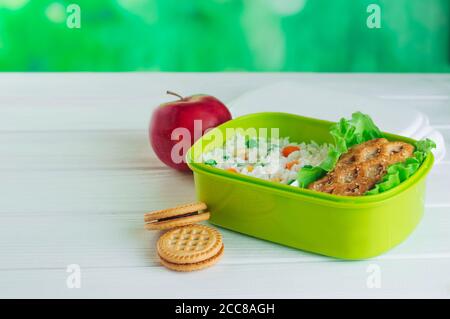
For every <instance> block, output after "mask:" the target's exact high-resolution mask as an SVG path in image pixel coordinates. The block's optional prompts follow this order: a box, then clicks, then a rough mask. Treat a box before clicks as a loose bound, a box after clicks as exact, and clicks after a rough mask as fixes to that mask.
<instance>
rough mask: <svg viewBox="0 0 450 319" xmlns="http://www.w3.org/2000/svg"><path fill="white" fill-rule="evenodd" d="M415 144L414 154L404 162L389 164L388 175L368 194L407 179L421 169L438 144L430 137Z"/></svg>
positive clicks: (368, 193)
mask: <svg viewBox="0 0 450 319" xmlns="http://www.w3.org/2000/svg"><path fill="white" fill-rule="evenodd" d="M415 146H416V150H415V152H414V155H413V156H412V157H410V158H407V159H406V161H404V162H402V163H396V164H393V165H391V166H389V167H388V169H387V173H386V175H384V176H383V178H382V180H381V181H380V182H379V183H377V184H376V185H375V187H374V188H372V189H371V190H369V191H368V192H367V193H366V195H375V194H380V193H383V192H385V191H387V190H390V189H392V188H394V187H395V186H397V185H399V184H400V183H402V182H404V181H405V180H407V179H408V178H409V177H410V176H411V175H413V174H414V173H415V172H416V171H417V170H418V169H419V167H420V165H421V164H422V162H423V161H424V160H425V158H426V157H427V155H428V154H429V153H430V152H431V150H432V149H433V148H436V144H435V143H434V142H433V141H432V140H430V139H428V138H427V139H425V140H421V141H418V142H417V143H416V145H415Z"/></svg>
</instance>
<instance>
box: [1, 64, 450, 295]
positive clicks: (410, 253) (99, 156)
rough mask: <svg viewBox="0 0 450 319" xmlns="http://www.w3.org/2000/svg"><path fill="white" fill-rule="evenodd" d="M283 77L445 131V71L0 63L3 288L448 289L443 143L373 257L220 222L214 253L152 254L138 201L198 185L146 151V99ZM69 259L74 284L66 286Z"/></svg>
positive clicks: (185, 197) (226, 96) (169, 197)
mask: <svg viewBox="0 0 450 319" xmlns="http://www.w3.org/2000/svg"><path fill="white" fill-rule="evenodd" d="M280 80H297V81H304V82H305V83H308V84H309V85H311V84H313V85H318V86H321V87H324V88H332V89H338V90H340V89H342V90H346V91H353V92H358V94H363V95H365V96H368V97H375V96H378V97H381V98H383V99H386V100H395V101H396V102H397V103H398V105H407V106H410V107H414V108H416V109H419V110H421V111H423V112H424V113H426V114H427V115H428V116H429V117H430V119H431V123H432V125H433V126H435V127H437V128H438V129H440V131H441V132H442V133H443V134H444V136H445V137H446V139H447V141H449V140H450V75H417V74H410V75H368V74H295V73H285V74H280V73H269V74H264V73H262V74H261V73H260V74H240V73H225V74H223V73H222V74H218V73H210V74H192V73H185V74H177V73H165V74H159V73H151V74H148V73H115V74H89V73H78V74H70V73H69V74H64V73H60V74H24V73H21V74H17V73H4V74H1V75H0V87H1V88H2V89H1V90H0V196H1V197H0V297H3V298H4V297H8V298H9V297H34V298H43V297H57V298H80V297H88V298H90V297H126V298H127V297H135V298H150V297H153V298H168V297H174V298H176V297H192V298H206V297H208V298H215V297H276V298H278V297H287V298H290V297H446V298H448V297H450V156H448V155H447V157H446V158H445V159H444V162H442V163H440V164H439V165H436V166H435V167H434V169H433V171H432V172H431V173H430V177H429V182H428V190H427V201H426V212H425V216H424V218H423V220H422V222H421V223H420V225H419V226H418V228H417V229H416V231H415V232H414V233H413V234H412V236H411V237H410V238H409V239H408V240H406V241H405V242H404V243H402V244H401V245H400V246H398V247H396V248H395V249H393V250H392V251H390V252H389V253H387V254H385V255H382V256H380V257H378V258H375V259H372V260H367V261H360V262H344V261H339V260H335V259H330V258H327V257H322V256H318V255H314V254H310V253H306V252H302V251H298V250H294V249H290V248H286V247H283V246H279V245H276V244H272V243H269V242H264V241H261V240H257V239H254V238H250V237H246V236H243V235H239V234H236V233H233V232H230V231H226V230H222V233H223V235H224V241H225V247H226V251H225V255H224V258H223V259H222V261H221V262H220V263H219V264H218V265H216V266H214V267H212V268H210V269H208V270H204V271H200V272H194V273H186V274H181V273H175V272H171V271H168V270H166V269H165V268H163V267H161V266H160V265H159V264H158V261H157V256H156V252H155V241H156V239H157V237H158V235H159V234H158V233H151V232H146V231H144V229H143V213H144V212H146V211H149V210H153V209H158V208H164V207H167V206H173V205H176V204H179V203H183V202H190V201H193V200H195V195H194V184H193V180H192V176H191V175H186V174H181V173H178V172H175V171H173V170H171V169H169V168H167V167H165V166H164V165H163V164H161V163H160V162H159V161H158V159H157V158H156V157H155V155H154V154H153V152H152V151H151V148H150V146H149V143H148V139H147V125H148V121H149V118H150V114H151V112H152V109H153V108H154V107H155V106H156V105H158V104H159V103H160V102H163V101H166V100H167V99H168V98H167V97H166V96H165V95H164V92H165V90H167V89H171V90H174V91H178V92H180V93H182V94H186V95H188V94H192V93H208V94H212V95H215V96H217V97H218V98H220V99H222V100H223V101H225V102H226V101H229V100H231V99H233V98H234V97H236V96H238V95H240V94H242V93H243V92H245V91H248V90H249V89H254V88H257V87H259V86H261V85H266V84H270V83H274V82H276V81H280ZM447 143H448V142H447ZM447 149H450V145H449V144H447ZM70 264H78V265H79V266H80V267H81V288H72V289H70V288H68V287H67V285H66V279H67V276H68V275H69V273H67V272H66V269H67V266H68V265H70ZM371 275H380V277H379V278H380V279H381V280H380V284H381V286H380V287H378V288H377V287H375V288H370V285H368V284H367V282H368V280H369V281H370V278H373V277H370V276H371Z"/></svg>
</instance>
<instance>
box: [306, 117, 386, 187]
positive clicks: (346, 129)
mask: <svg viewBox="0 0 450 319" xmlns="http://www.w3.org/2000/svg"><path fill="white" fill-rule="evenodd" d="M330 134H331V136H333V140H334V145H332V146H331V147H330V150H329V151H328V155H327V157H326V158H325V160H324V161H323V162H322V163H320V165H319V166H315V167H313V166H304V167H302V169H300V171H299V172H298V176H297V180H298V184H299V186H300V187H303V188H305V187H307V186H308V185H309V184H310V183H312V182H314V181H316V180H317V179H319V178H321V177H322V176H324V175H325V174H326V173H327V172H329V171H332V170H333V168H334V167H335V166H336V163H337V161H338V160H339V157H341V155H342V154H344V153H347V151H348V149H349V148H350V147H352V146H353V145H356V144H361V143H364V142H367V141H370V140H373V139H375V138H379V137H382V133H381V131H380V130H379V129H378V127H377V126H376V125H375V124H374V123H373V121H372V119H371V118H370V117H369V116H368V115H366V114H363V113H361V112H356V113H353V114H352V118H351V119H350V120H346V119H345V118H342V119H341V120H340V121H339V122H338V123H336V124H334V125H332V126H331V127H330Z"/></svg>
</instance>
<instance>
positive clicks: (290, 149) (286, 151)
mask: <svg viewBox="0 0 450 319" xmlns="http://www.w3.org/2000/svg"><path fill="white" fill-rule="evenodd" d="M299 150H300V147H298V146H291V145H288V146H286V147H285V148H283V150H282V153H283V156H284V157H288V156H289V154H291V153H292V152H295V151H299Z"/></svg>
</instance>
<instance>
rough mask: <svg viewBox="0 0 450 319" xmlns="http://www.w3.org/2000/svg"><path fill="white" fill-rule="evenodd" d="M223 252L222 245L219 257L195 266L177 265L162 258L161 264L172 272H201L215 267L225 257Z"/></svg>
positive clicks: (216, 256)
mask: <svg viewBox="0 0 450 319" xmlns="http://www.w3.org/2000/svg"><path fill="white" fill-rule="evenodd" d="M223 251H224V246H223V244H222V247H221V249H220V250H219V252H218V253H217V255H215V256H213V257H211V258H208V259H206V260H204V261H200V262H198V263H194V264H175V263H171V262H168V261H166V260H164V259H162V258H161V257H160V258H159V259H160V261H161V264H163V266H164V267H166V268H169V269H171V270H175V271H184V272H186V271H195V270H201V269H204V268H207V267H210V266H212V265H214V264H215V263H216V262H218V261H219V259H220V258H221V257H222V256H223Z"/></svg>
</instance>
